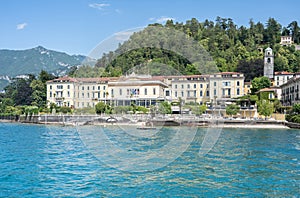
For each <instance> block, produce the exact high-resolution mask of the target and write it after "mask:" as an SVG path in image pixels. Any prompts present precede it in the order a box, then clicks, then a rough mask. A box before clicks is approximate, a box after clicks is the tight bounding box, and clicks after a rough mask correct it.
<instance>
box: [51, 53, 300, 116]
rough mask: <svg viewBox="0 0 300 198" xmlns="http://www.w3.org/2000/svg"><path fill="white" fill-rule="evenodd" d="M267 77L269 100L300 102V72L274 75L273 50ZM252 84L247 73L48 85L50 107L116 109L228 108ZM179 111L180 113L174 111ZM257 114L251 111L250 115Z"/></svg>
mask: <svg viewBox="0 0 300 198" xmlns="http://www.w3.org/2000/svg"><path fill="white" fill-rule="evenodd" d="M264 76H267V77H269V78H270V79H271V81H272V86H271V87H270V88H265V89H262V90H260V91H259V92H268V94H269V98H270V99H274V98H278V99H279V100H280V101H281V102H282V103H283V105H286V106H288V105H293V104H294V103H297V102H300V98H299V97H300V96H299V86H300V73H299V74H297V73H296V74H294V73H289V72H275V73H274V55H273V51H272V49H271V48H267V49H266V50H265V56H264ZM250 89H251V83H250V82H244V74H242V73H237V72H221V73H215V74H210V75H187V76H150V75H136V74H134V73H133V74H131V75H128V76H121V77H105V78H71V77H67V76H66V77H61V78H58V79H54V80H51V81H48V82H47V101H48V105H50V104H51V103H54V104H56V105H58V106H68V107H71V108H83V107H94V106H95V105H96V104H97V103H98V102H105V103H107V104H113V105H115V106H127V105H130V104H131V103H132V102H134V103H135V104H136V105H139V106H144V107H147V108H149V107H150V106H151V105H156V104H157V103H159V102H162V101H169V102H178V101H179V100H182V101H183V102H184V103H191V102H192V103H198V104H207V105H208V106H209V105H211V104H213V105H214V106H215V107H216V106H219V107H221V106H223V108H222V109H224V106H225V105H226V104H229V103H231V102H234V101H235V98H238V97H241V96H244V95H247V94H249V93H250V92H251V91H250ZM241 109H247V110H249V111H255V109H254V106H253V105H252V106H249V104H243V106H242V107H241ZM174 111H179V109H178V110H173V112H174ZM254 114H255V113H253V112H250V113H249V114H248V116H251V117H252V116H253V115H254Z"/></svg>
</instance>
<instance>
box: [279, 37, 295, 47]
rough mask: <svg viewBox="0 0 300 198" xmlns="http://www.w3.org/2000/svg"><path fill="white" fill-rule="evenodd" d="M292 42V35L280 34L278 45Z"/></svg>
mask: <svg viewBox="0 0 300 198" xmlns="http://www.w3.org/2000/svg"><path fill="white" fill-rule="evenodd" d="M292 44H293V37H292V36H281V37H280V45H286V46H290V45H292Z"/></svg>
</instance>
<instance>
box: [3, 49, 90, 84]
mask: <svg viewBox="0 0 300 198" xmlns="http://www.w3.org/2000/svg"><path fill="white" fill-rule="evenodd" d="M94 63H95V60H93V59H91V58H87V57H86V56H83V55H68V54H66V53H64V52H58V51H54V50H49V49H46V48H44V47H42V46H38V47H35V48H32V49H26V50H7V49H2V50H0V89H3V87H4V86H5V85H6V84H7V83H8V82H9V80H10V79H11V78H14V77H16V76H22V75H26V74H35V75H37V74H38V73H40V71H41V70H45V71H47V72H49V73H52V74H54V75H64V74H65V73H66V72H67V71H68V70H69V69H70V68H71V67H72V66H78V65H82V64H89V65H93V64H94Z"/></svg>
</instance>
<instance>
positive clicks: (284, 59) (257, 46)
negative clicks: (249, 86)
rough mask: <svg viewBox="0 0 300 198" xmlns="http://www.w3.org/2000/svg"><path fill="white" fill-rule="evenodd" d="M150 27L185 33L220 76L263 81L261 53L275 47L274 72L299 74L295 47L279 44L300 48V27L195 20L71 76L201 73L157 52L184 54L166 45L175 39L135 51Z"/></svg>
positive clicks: (133, 38) (299, 61)
mask: <svg viewBox="0 0 300 198" xmlns="http://www.w3.org/2000/svg"><path fill="white" fill-rule="evenodd" d="M150 27H163V28H169V29H172V28H174V29H175V30H178V31H182V32H184V33H185V34H186V37H188V38H190V39H193V40H194V41H195V42H197V43H198V44H199V46H203V48H204V49H205V50H206V51H207V52H209V54H210V55H211V57H212V58H213V60H214V62H215V64H216V65H217V67H218V69H219V71H237V72H242V73H245V74H246V80H247V81H248V80H251V79H253V78H254V77H256V76H261V75H262V72H263V50H264V49H265V48H266V47H271V48H272V49H273V51H274V54H275V68H274V69H275V71H283V70H284V71H290V72H298V71H300V51H297V50H295V46H294V45H292V46H290V47H288V46H281V45H280V44H279V43H280V36H281V35H292V36H293V40H294V43H295V44H299V43H300V31H299V30H300V28H299V26H298V24H297V22H296V21H293V22H291V23H290V24H288V25H287V26H286V27H283V26H282V25H281V24H279V22H278V21H276V20H275V19H274V18H269V19H268V20H267V21H266V22H265V23H262V22H254V21H253V20H250V21H249V24H246V25H242V26H238V25H236V24H235V23H234V22H233V20H232V19H230V18H221V17H217V18H216V20H215V21H209V20H205V21H203V22H199V21H198V20H197V19H195V18H192V19H191V20H188V21H186V23H178V22H176V23H174V22H173V21H172V20H169V21H167V22H166V24H165V25H162V24H151V25H149V26H148V27H147V28H146V29H144V30H143V31H141V32H138V33H135V34H133V35H132V36H131V37H130V39H129V41H127V42H125V43H124V44H122V45H120V46H119V48H118V49H117V50H116V51H115V52H110V53H108V54H104V55H103V56H102V57H101V58H100V59H99V60H98V61H97V64H96V66H95V67H94V68H92V67H89V66H85V67H82V68H79V69H78V70H77V71H75V70H73V71H72V72H71V73H70V74H71V75H74V76H78V77H94V76H119V75H121V74H124V73H126V72H127V71H128V70H129V69H130V68H132V67H134V66H136V65H141V64H143V65H149V67H151V66H153V65H154V66H155V64H157V63H161V64H167V65H170V66H172V67H174V68H175V69H177V70H179V72H180V73H182V74H197V73H201V72H199V70H198V69H197V63H195V62H193V61H191V60H189V59H187V58H186V57H183V56H181V55H178V54H176V53H174V51H173V50H164V48H160V47H159V46H165V45H172V48H170V49H180V48H181V47H182V45H184V44H183V43H181V42H180V41H178V42H173V43H172V44H170V43H168V42H167V40H168V38H169V37H170V36H172V35H168V34H161V35H160V39H159V40H160V43H159V45H158V46H156V45H154V47H140V48H135V47H134V43H138V42H143V39H146V38H147V35H149V30H148V29H149V28H150ZM147 31H148V32H147ZM126 49H133V50H130V51H126ZM201 53H203V52H201ZM204 56H205V57H206V56H207V55H204ZM198 64H199V63H198ZM151 68H155V67H151ZM161 72H162V71H152V74H154V75H155V74H157V75H159V73H160V74H161Z"/></svg>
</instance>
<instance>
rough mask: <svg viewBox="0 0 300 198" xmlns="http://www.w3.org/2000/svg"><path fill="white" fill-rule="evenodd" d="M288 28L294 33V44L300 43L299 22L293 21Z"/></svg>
mask: <svg viewBox="0 0 300 198" xmlns="http://www.w3.org/2000/svg"><path fill="white" fill-rule="evenodd" d="M288 28H289V29H290V31H291V32H292V37H293V42H295V40H296V42H299V39H298V36H299V31H300V28H299V26H298V23H297V21H293V22H291V23H290V24H289V25H288Z"/></svg>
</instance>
